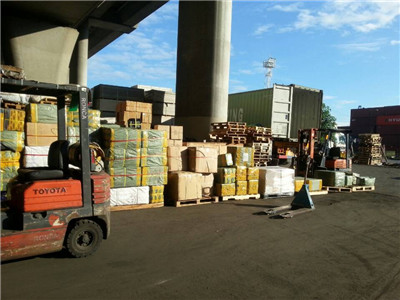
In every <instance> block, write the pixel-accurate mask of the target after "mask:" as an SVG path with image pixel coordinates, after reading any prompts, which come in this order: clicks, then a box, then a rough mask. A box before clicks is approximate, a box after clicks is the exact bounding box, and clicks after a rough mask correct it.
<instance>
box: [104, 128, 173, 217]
mask: <svg viewBox="0 0 400 300" xmlns="http://www.w3.org/2000/svg"><path fill="white" fill-rule="evenodd" d="M101 134H102V140H103V145H102V146H103V149H104V150H105V156H106V157H105V169H106V172H107V173H108V174H110V177H111V188H112V189H111V205H112V206H132V205H137V204H145V205H149V204H157V205H158V206H162V205H163V202H164V197H163V192H164V185H165V184H167V171H168V167H167V148H166V146H167V139H166V134H165V132H164V131H160V130H136V129H132V128H105V127H103V128H102V129H101ZM116 210H120V208H117V209H116Z"/></svg>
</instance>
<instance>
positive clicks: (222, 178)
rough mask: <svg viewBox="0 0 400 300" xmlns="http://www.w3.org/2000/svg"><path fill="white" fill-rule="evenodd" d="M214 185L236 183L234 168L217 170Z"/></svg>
mask: <svg viewBox="0 0 400 300" xmlns="http://www.w3.org/2000/svg"><path fill="white" fill-rule="evenodd" d="M214 176H215V182H216V183H222V184H227V183H235V182H236V169H235V168H218V173H216V174H215V175H214Z"/></svg>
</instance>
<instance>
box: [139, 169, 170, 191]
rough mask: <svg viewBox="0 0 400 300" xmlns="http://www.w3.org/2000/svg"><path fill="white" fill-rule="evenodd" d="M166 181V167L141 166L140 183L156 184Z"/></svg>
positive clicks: (165, 182) (162, 183)
mask: <svg viewBox="0 0 400 300" xmlns="http://www.w3.org/2000/svg"><path fill="white" fill-rule="evenodd" d="M167 183H168V167H166V166H154V167H144V168H142V185H149V186H153V185H155V186H158V185H164V184H167Z"/></svg>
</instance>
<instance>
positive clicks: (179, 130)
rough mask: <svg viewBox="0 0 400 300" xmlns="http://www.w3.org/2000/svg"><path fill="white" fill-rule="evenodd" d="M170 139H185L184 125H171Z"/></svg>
mask: <svg viewBox="0 0 400 300" xmlns="http://www.w3.org/2000/svg"><path fill="white" fill-rule="evenodd" d="M170 128H171V131H170V139H171V140H183V126H171V127H170Z"/></svg>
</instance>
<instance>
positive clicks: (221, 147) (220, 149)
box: [183, 142, 228, 155]
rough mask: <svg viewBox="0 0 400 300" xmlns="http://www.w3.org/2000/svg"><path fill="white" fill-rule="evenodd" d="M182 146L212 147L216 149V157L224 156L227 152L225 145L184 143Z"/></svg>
mask: <svg viewBox="0 0 400 300" xmlns="http://www.w3.org/2000/svg"><path fill="white" fill-rule="evenodd" d="M183 146H187V147H212V148H216V149H217V151H218V155H221V154H226V153H227V152H228V147H227V145H226V144H225V143H199V142H184V143H183Z"/></svg>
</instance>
